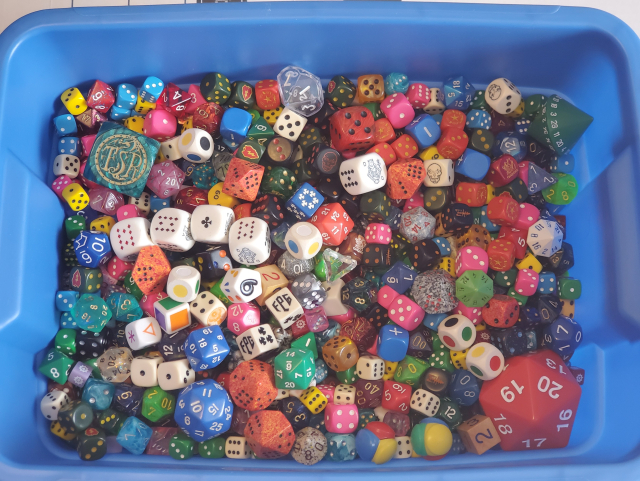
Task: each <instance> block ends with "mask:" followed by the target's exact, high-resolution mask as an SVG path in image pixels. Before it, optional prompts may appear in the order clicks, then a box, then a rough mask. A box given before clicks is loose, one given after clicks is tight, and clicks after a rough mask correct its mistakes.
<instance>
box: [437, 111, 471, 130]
mask: <svg viewBox="0 0 640 481" xmlns="http://www.w3.org/2000/svg"><path fill="white" fill-rule="evenodd" d="M466 123H467V116H466V115H465V114H464V112H462V111H460V110H455V109H449V110H445V111H444V112H443V114H442V122H440V131H441V132H444V131H445V130H447V129H450V128H451V127H455V128H456V129H459V130H464V128H465V125H466Z"/></svg>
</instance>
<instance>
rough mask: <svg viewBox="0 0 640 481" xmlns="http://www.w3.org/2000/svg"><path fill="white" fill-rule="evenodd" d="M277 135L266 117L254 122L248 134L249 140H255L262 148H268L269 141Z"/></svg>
mask: <svg viewBox="0 0 640 481" xmlns="http://www.w3.org/2000/svg"><path fill="white" fill-rule="evenodd" d="M275 135H276V133H275V132H274V131H273V129H272V128H271V126H270V125H269V123H268V122H267V121H266V120H265V119H264V117H259V118H257V119H255V120H254V121H253V123H252V124H251V128H250V129H249V132H247V139H248V140H255V141H256V142H258V143H259V144H260V145H262V146H266V145H267V144H268V143H269V141H270V140H271V139H272V138H273V137H275Z"/></svg>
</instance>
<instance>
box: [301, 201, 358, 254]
mask: <svg viewBox="0 0 640 481" xmlns="http://www.w3.org/2000/svg"><path fill="white" fill-rule="evenodd" d="M309 222H311V223H312V224H313V225H315V226H316V227H317V229H318V230H319V231H320V234H321V235H322V242H323V243H324V244H326V245H328V246H339V245H340V244H342V241H343V240H345V238H346V237H347V235H348V234H349V232H351V230H352V229H353V225H354V224H353V221H352V220H351V217H349V214H347V213H346V212H345V210H344V208H343V207H342V206H341V205H340V204H338V203H337V202H334V203H331V204H327V205H324V206H322V207H321V208H320V209H318V210H317V211H316V213H315V215H314V216H313V217H312V218H311V219H310V221H309Z"/></svg>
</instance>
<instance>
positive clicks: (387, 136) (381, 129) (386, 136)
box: [373, 117, 396, 142]
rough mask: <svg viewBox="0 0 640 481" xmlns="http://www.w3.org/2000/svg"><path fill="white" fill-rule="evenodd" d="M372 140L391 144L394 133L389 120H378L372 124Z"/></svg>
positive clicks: (394, 136)
mask: <svg viewBox="0 0 640 481" xmlns="http://www.w3.org/2000/svg"><path fill="white" fill-rule="evenodd" d="M373 129H374V138H375V141H376V142H391V141H392V140H393V139H395V138H396V132H395V130H393V125H391V122H389V119H386V118H384V117H383V118H380V119H378V120H376V121H375V122H374V123H373Z"/></svg>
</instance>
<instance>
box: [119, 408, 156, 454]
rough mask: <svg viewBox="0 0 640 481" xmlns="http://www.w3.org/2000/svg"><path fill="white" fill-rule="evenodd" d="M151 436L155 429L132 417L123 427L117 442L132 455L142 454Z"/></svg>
mask: <svg viewBox="0 0 640 481" xmlns="http://www.w3.org/2000/svg"><path fill="white" fill-rule="evenodd" d="M151 434H153V429H151V428H150V427H149V426H147V425H146V424H145V423H143V422H142V421H140V420H139V419H138V418H136V417H133V416H132V417H130V418H128V419H127V420H126V421H125V422H124V424H123V425H122V428H121V429H120V432H119V433H118V437H117V438H116V441H118V443H119V444H120V446H122V447H123V448H125V449H126V450H127V451H129V452H130V453H131V454H142V453H144V450H145V448H146V447H147V444H149V440H150V439H151Z"/></svg>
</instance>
